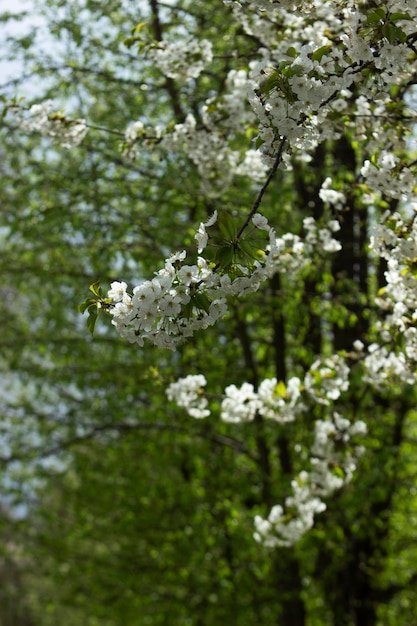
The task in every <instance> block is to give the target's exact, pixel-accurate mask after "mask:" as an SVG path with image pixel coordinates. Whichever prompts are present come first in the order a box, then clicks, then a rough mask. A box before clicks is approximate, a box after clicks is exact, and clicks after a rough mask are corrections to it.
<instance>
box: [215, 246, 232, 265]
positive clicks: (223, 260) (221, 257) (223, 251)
mask: <svg viewBox="0 0 417 626" xmlns="http://www.w3.org/2000/svg"><path fill="white" fill-rule="evenodd" d="M234 257H235V249H234V247H233V246H222V247H221V248H219V250H217V254H216V262H217V264H218V265H220V267H221V268H223V269H226V268H228V267H229V265H230V264H231V263H232V262H233V259H234Z"/></svg>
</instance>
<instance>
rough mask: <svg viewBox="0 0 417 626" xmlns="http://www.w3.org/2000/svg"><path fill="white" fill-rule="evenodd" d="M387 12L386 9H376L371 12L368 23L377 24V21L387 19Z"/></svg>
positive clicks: (367, 19)
mask: <svg viewBox="0 0 417 626" xmlns="http://www.w3.org/2000/svg"><path fill="white" fill-rule="evenodd" d="M385 18H386V13H385V11H384V9H375V11H373V12H372V13H369V15H368V17H367V18H366V23H367V24H375V23H376V22H380V21H381V20H385Z"/></svg>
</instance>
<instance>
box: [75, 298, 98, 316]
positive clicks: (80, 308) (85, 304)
mask: <svg viewBox="0 0 417 626" xmlns="http://www.w3.org/2000/svg"><path fill="white" fill-rule="evenodd" d="M93 304H97V300H95V299H94V298H87V300H84V302H81V304H79V305H78V311H79V312H80V313H84V312H85V311H86V310H87V309H88V308H89V307H90V306H92V305H93Z"/></svg>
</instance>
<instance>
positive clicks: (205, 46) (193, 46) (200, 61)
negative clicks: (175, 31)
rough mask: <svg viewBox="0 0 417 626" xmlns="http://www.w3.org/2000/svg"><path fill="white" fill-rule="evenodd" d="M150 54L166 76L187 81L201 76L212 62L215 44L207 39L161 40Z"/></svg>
mask: <svg viewBox="0 0 417 626" xmlns="http://www.w3.org/2000/svg"><path fill="white" fill-rule="evenodd" d="M149 56H150V58H151V59H152V60H153V61H154V62H155V64H156V66H157V67H158V69H159V70H160V71H161V72H162V73H163V74H165V76H168V77H169V78H174V79H176V80H179V81H183V82H186V81H188V80H191V79H193V78H197V77H198V76H200V74H201V72H202V71H203V70H204V68H205V67H206V66H207V65H209V64H210V63H211V61H212V59H213V46H212V43H211V42H210V41H208V40H207V39H202V40H201V41H196V40H195V39H184V40H182V41H161V42H158V45H157V46H156V47H155V48H153V49H151V51H150V53H149Z"/></svg>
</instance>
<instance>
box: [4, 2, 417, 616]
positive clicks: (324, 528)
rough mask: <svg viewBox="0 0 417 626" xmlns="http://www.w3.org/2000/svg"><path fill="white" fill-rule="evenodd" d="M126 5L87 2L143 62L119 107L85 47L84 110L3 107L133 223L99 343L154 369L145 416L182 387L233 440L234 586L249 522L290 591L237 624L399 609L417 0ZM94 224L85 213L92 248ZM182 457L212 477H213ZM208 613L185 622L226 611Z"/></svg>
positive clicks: (227, 491)
mask: <svg viewBox="0 0 417 626" xmlns="http://www.w3.org/2000/svg"><path fill="white" fill-rule="evenodd" d="M58 4H59V3H58ZM124 4H126V3H123V2H121V3H120V6H119V3H115V7H114V9H113V13H112V12H110V10H109V12H104V11H103V12H101V10H99V8H98V7H97V6H96V3H94V2H81V3H80V7H82V8H83V9H84V10H85V11H90V12H93V13H94V12H97V14H99V15H100V18H101V19H102V20H103V22H102V23H101V25H100V26H99V27H97V29H98V33H99V34H97V33H96V32H95V29H94V27H93V26H91V23H90V22H89V24H90V25H89V26H88V28H89V29H91V32H90V31H89V30H88V29H87V25H86V24H81V26H80V28H81V30H80V33H79V34H78V37H79V43H78V44H77V46H76V50H77V54H79V55H80V54H81V50H82V45H84V44H82V42H83V41H84V43H85V42H86V41H87V40H88V41H90V42H94V41H96V45H97V46H98V47H100V46H101V47H103V48H105V46H104V42H105V41H107V40H108V41H112V42H113V44H112V46H110V50H113V52H114V54H116V53H120V46H123V48H122V53H121V54H123V55H124V58H125V60H126V62H125V64H124V66H123V68H120V66H117V64H114V61H112V60H111V59H109V58H107V52H106V51H104V52H103V53H102V54H101V55H100V56H99V60H100V62H102V63H103V70H102V75H100V73H99V74H98V84H100V78H101V79H102V83H103V84H105V83H106V80H107V78H108V76H109V75H111V76H112V78H113V79H114V80H115V81H120V85H123V89H121V93H120V100H121V105H120V109H121V110H120V111H117V113H116V112H113V109H115V108H116V109H117V107H118V95H119V94H118V93H115V94H114V96H113V99H112V98H111V97H109V95H108V94H104V90H103V101H101V100H100V99H99V97H98V95H97V93H98V92H97V90H96V91H95V92H92V90H91V85H90V84H89V83H88V81H87V80H86V81H85V82H82V81H81V82H80V86H79V89H78V90H75V91H73V89H74V85H73V82H72V81H73V79H74V77H76V78H79V77H80V76H82V75H83V74H85V75H87V76H88V75H89V73H93V72H94V71H95V70H94V71H93V70H92V69H91V66H89V65H88V60H89V59H88V56H87V55H85V57H84V59H86V60H87V65H86V66H84V67H81V65H80V64H79V62H78V61H77V57H76V56H74V59H72V60H71V61H70V62H69V61H65V63H63V65H62V67H61V71H63V72H64V71H65V72H67V73H68V76H67V75H66V74H65V76H66V78H65V81H64V88H63V90H62V93H63V95H64V96H66V98H67V99H68V100H69V101H70V104H69V105H68V106H69V107H72V108H73V109H74V114H73V113H72V112H71V111H66V112H65V113H63V112H62V111H60V110H59V106H58V107H56V106H55V105H54V103H53V102H52V100H51V99H50V98H46V99H44V100H42V101H41V100H39V101H36V102H34V103H33V104H32V103H30V104H26V103H25V101H23V102H22V101H21V100H19V99H17V98H15V99H11V98H7V99H6V100H5V120H6V121H5V125H6V127H7V125H10V126H12V127H13V128H14V129H15V132H17V131H16V129H18V132H19V133H28V135H29V136H30V134H31V133H35V134H37V135H42V136H43V137H45V138H47V139H46V140H47V141H48V143H47V144H44V145H47V146H48V147H46V148H45V150H46V157H45V160H46V162H47V161H48V159H52V156H48V155H49V154H50V153H49V152H48V151H51V150H52V147H53V146H57V145H58V146H63V147H64V148H65V149H67V150H69V151H70V152H69V153H65V152H62V151H61V153H60V154H61V157H60V159H61V160H60V162H65V159H71V158H75V157H73V156H72V154H73V152H72V151H74V152H75V153H76V154H83V150H85V151H86V153H87V154H92V155H93V156H92V157H91V158H92V161H93V162H94V168H92V169H91V170H90V175H91V172H92V171H93V169H94V170H95V171H96V172H97V180H91V181H90V182H91V184H93V185H96V193H97V195H96V196H95V197H96V198H100V199H102V202H103V203H104V204H106V203H109V202H110V205H111V208H110V210H109V211H107V210H106V211H105V213H104V215H105V217H106V220H109V221H111V220H112V219H113V216H114V214H117V215H118V220H119V221H118V224H119V227H118V228H119V230H117V231H116V232H115V233H114V231H113V230H112V226H111V225H110V227H109V228H110V231H109V232H110V233H111V235H112V236H114V239H111V240H110V241H109V244H108V250H110V251H111V254H110V255H109V256H111V258H109V260H108V261H106V260H102V257H101V258H97V259H95V264H94V267H96V268H100V263H102V267H104V268H105V272H103V273H105V274H106V276H109V277H110V278H109V279H108V280H103V279H101V280H100V281H98V280H94V281H93V282H92V284H91V286H90V291H91V294H90V297H88V298H87V299H86V300H85V301H84V302H83V303H82V304H81V305H80V311H81V312H82V313H85V312H86V313H87V316H88V321H87V324H88V327H89V329H90V331H92V332H93V331H96V333H98V341H100V340H104V339H105V340H107V339H108V338H109V337H113V335H112V334H111V333H114V332H118V333H119V334H120V335H121V337H122V340H121V341H125V342H127V343H129V344H133V345H131V346H130V348H129V350H130V352H129V354H130V357H129V358H130V359H132V358H133V357H132V355H133V354H135V355H137V356H135V358H137V359H138V362H139V363H140V362H141V359H143V361H144V363H146V364H147V366H148V365H149V363H152V365H151V366H150V367H149V369H148V370H147V376H146V379H145V378H144V380H143V381H142V382H141V384H140V388H141V394H142V395H141V398H142V401H143V407H144V411H147V412H148V413H149V414H150V415H152V414H153V415H154V416H159V415H160V412H161V411H165V408H163V407H164V403H165V402H168V403H169V405H168V406H169V409H167V410H169V412H170V416H171V417H170V420H171V421H170V424H169V425H166V424H165V423H164V424H165V426H164V427H166V428H168V429H170V428H173V429H174V430H175V427H176V426H177V427H178V428H179V429H180V430H181V429H186V428H189V429H190V433H193V436H194V434H195V433H200V435H203V436H204V437H206V438H207V441H209V440H210V439H211V441H216V442H217V444H218V445H221V446H223V447H224V448H229V449H230V450H233V451H234V453H235V454H234V455H233V461H231V460H230V459H229V457H227V460H226V458H225V459H224V462H225V463H227V466H228V467H230V468H232V467H233V468H235V466H236V472H237V473H238V475H239V478H240V482H239V484H238V485H236V483H235V482H234V480H233V479H230V482H228V478H226V477H224V478H223V481H224V482H223V483H222V484H221V486H220V489H223V490H224V493H223V497H224V503H223V505H222V506H221V516H222V522H224V528H225V529H226V530H225V533H226V537H227V541H226V544H227V545H225V546H224V549H225V554H226V553H227V554H228V555H229V556H227V554H226V556H225V557H224V559H225V561H226V562H227V574H225V576H224V579H225V580H226V581H227V584H226V587H227V589H228V590H229V594H230V593H231V591H230V590H231V589H235V591H236V585H238V584H239V580H243V579H242V576H243V575H242V565H241V563H242V561H241V560H240V559H241V558H242V555H244V554H246V553H245V552H242V555H239V553H238V550H237V547H236V546H237V545H239V541H238V540H237V539H236V538H237V537H240V532H241V529H242V528H243V527H244V528H245V531H246V532H247V533H248V536H249V535H250V536H251V541H252V536H253V546H252V547H251V548H246V550H250V554H251V555H252V550H256V551H259V554H262V558H263V559H265V560H267V561H268V562H269V563H270V565H269V569H268V572H267V573H266V572H265V571H264V570H263V571H257V572H256V573H254V574H253V580H257V581H258V582H264V583H266V584H267V586H269V587H268V588H270V589H275V590H276V593H277V598H276V600H274V602H273V604H272V605H271V607H269V609H270V611H269V612H268V609H267V608H266V607H265V606H264V605H265V604H267V602H268V601H267V599H266V597H263V596H262V597H261V596H259V597H256V594H255V595H254V596H253V597H252V596H251V600H249V601H248V605H250V608H248V607H246V608H245V603H244V602H240V601H237V600H236V604H235V609H233V610H236V611H237V613H236V614H235V615H237V616H235V619H236V624H247V623H255V622H254V620H255V619H258V620H260V621H259V623H265V624H269V623H271V624H272V623H274V624H276V623H282V624H291V625H294V626H301V625H304V624H307V623H311V624H313V623H314V624H335V625H336V624H337V625H339V624H347V625H350V624H352V625H355V626H356V625H357V626H359V625H370V626H371V625H373V624H378V623H381V624H382V623H396V624H398V623H400V622H399V621H398V619H399V618H398V615H399V613H398V611H399V607H400V606H401V602H403V603H404V606H407V603H410V602H411V603H412V598H413V597H414V599H415V595H414V596H413V593H412V591H411V590H412V581H414V580H415V577H416V573H415V568H414V570H412V569H411V570H410V567H409V565H408V561H407V559H408V558H409V553H407V555H408V556H407V557H404V559H405V560H404V563H405V565H404V570H403V571H402V573H401V575H400V577H399V578H400V580H398V579H397V578H395V577H393V572H392V567H393V565H392V558H393V554H394V553H395V550H396V549H397V547H398V546H399V545H400V544H401V532H402V531H403V525H401V522H399V520H400V519H401V520H403V519H404V516H405V509H404V508H402V505H401V506H400V504H399V502H398V499H399V498H402V497H403V496H404V493H405V492H407V490H408V489H409V487H410V483H409V480H410V476H411V475H412V466H411V465H410V462H409V458H408V454H409V449H408V448H407V445H408V444H409V443H410V441H411V440H412V438H413V436H415V427H416V426H415V419H416V418H415V413H414V412H413V408H414V403H415V394H414V391H413V387H414V384H415V382H416V365H417V329H416V320H417V312H416V311H417V295H416V294H417V277H416V271H415V264H416V258H417V230H416V229H417V227H416V220H415V212H416V207H417V199H416V184H415V172H416V160H415V145H414V141H415V138H414V125H415V121H416V111H415V98H416V96H415V91H414V85H415V82H416V76H417V48H416V46H417V10H416V7H415V6H414V3H413V2H411V1H409V0H388V1H387V2H383V3H373V2H369V3H358V2H352V1H350V0H328V1H324V0H310V1H305V2H298V1H296V0H294V1H293V0H289V1H284V0H283V1H279V0H276V1H273V0H257V1H256V0H253V1H252V0H247V1H246V0H245V1H244V0H242V1H241V2H238V1H233V0H224V2H223V4H222V3H220V2H219V3H217V4H216V7H215V9H214V12H213V14H212V15H211V17H208V16H209V13H208V12H207V7H205V6H204V3H188V2H177V3H175V4H172V5H171V4H164V3H159V2H156V1H155V0H150V2H149V6H147V5H146V6H145V5H144V6H143V7H141V13H142V15H141V16H140V19H139V16H137V15H135V14H134V11H133V9H132V7H131V6H130V4H129V3H127V5H128V7H127V8H128V9H129V11H130V12H133V15H130V17H128V16H127V15H126V14H125V15H124V17H123V20H122V19H121V15H122V14H123V13H122V11H123V9H126V7H124ZM116 5H117V7H116ZM116 8H117V12H116ZM116 16H118V17H117V18H116ZM70 17H71V19H73V20H74V24H75V23H77V22H76V16H75V14H74V15H72V16H70ZM134 18H135V19H134ZM64 28H67V29H68V28H69V27H68V21H67V22H65V21H63V22H61V26H60V29H64ZM60 29H58V33H61V32H62V30H60ZM69 30H71V29H69ZM101 30H102V31H103V32H102V33H100V31H101ZM123 30H125V31H127V32H125V34H124V35H123V37H122V38H121V37H120V33H123ZM72 33H73V39H74V41H75V42H77V39H76V36H75V34H74V33H75V29H74V28H73V30H72ZM94 38H96V39H94ZM112 38H113V39H112ZM121 39H123V44H122V43H121ZM52 69H53V68H52ZM58 69H59V68H58ZM49 71H51V68H50V69H49ZM100 71H101V70H99V72H100ZM106 76H107V78H106ZM73 93H76V94H77V97H78V98H79V100H80V102H81V103H82V106H81V107H80V108H81V113H80V112H79V111H75V109H76V108H77V107H76V106H73V104H72V103H71V96H73ZM93 95H94V97H92V96H93ZM100 97H101V96H100ZM31 141H32V139H31ZM67 154H69V155H70V156H66V155H67ZM62 155H63V156H62ZM112 176H115V180H116V181H117V182H115V184H114V187H113V186H112V185H111V178H112ZM100 180H102V181H105V183H101V182H100ZM97 181H98V182H97ZM77 193H78V192H77ZM79 193H80V198H79V200H78V202H79V211H80V215H81V216H82V215H83V212H84V213H87V214H91V207H88V206H87V205H88V202H90V196H89V195H88V196H87V198H88V201H87V200H83V198H82V189H81V191H80V192H79ZM123 193H124V194H125V199H123V196H122V194H123ZM109 194H113V196H114V198H113V199H112V200H111V201H109V200H108V198H109ZM120 196H122V197H120ZM115 198H117V200H115ZM83 203H84V204H83ZM111 203H114V204H111ZM130 205H132V208H130ZM133 205H136V206H133ZM96 209H97V211H98V218H97V225H96V226H95V227H94V226H93V228H94V230H93V232H94V235H95V236H103V235H102V233H105V232H106V226H105V225H104V226H103V225H102V224H100V217H99V216H100V211H101V207H100V206H95V208H94V210H96ZM92 224H94V219H93V220H92ZM120 226H121V228H120ZM83 237H86V234H85V232H84V233H83V232H82V229H81V228H80V227H79V226H77V227H76V228H74V234H73V237H72V242H71V243H72V245H73V246H77V244H78V242H83ZM118 239H119V241H120V247H121V249H122V250H121V251H119V250H118V249H117V243H118ZM106 249H107V245H103V252H104V254H105V253H106ZM137 250H139V253H137ZM164 258H165V260H163V259H164ZM96 271H100V269H98V270H96ZM123 271H125V272H126V273H125V274H124V273H123ZM106 315H107V316H108V319H110V320H111V325H107V326H106V325H105V316H106ZM98 316H100V322H99V325H98V327H96V321H97V317H98ZM102 319H103V321H102ZM109 326H110V327H109ZM111 326H113V327H114V328H111ZM80 332H81V331H80ZM95 341H97V340H95ZM112 341H113V339H112ZM92 345H93V346H94V342H93V344H92ZM91 349H92V350H94V348H91ZM87 358H88V357H87ZM119 367H121V365H119ZM153 383H154V388H152V387H153ZM80 388H81V391H80ZM77 393H80V395H81V397H84V396H83V394H85V390H84V389H83V388H82V384H81V382H80V383H79V384H78V390H77ZM100 393H101V392H100ZM132 398H134V395H133V396H132ZM153 424H154V428H159V427H160V426H161V423H160V422H159V421H156V422H155V421H154V422H153ZM158 424H159V426H158ZM180 425H181V426H180ZM140 427H143V424H140V423H137V422H136V421H135V420H134V419H133V421H126V420H125V421H123V422H122V423H119V424H118V427H117V428H115V427H114V424H113V428H114V429H115V430H116V432H118V433H119V435H120V434H121V433H122V431H123V429H129V430H130V429H137V428H140ZM83 428H87V429H88V428H90V430H88V436H89V437H90V436H91V437H92V436H94V434H97V433H98V432H99V430H100V426H99V425H97V424H95V423H93V424H92V425H91V424H88V423H87V426H86V425H85V424H84V425H83ZM81 431H82V432H81V434H80V433H79V432H77V433H76V435H75V437H73V439H72V440H71V441H72V442H73V443H77V442H79V441H81V440H84V439H83V437H84V436H85V431H84V430H82V429H81ZM181 432H182V430H181ZM68 441H69V438H68V435H67V434H66V436H65V437H64V438H63V439H62V442H61V443H65V442H68ZM54 450H56V448H55V449H54ZM206 453H207V452H206ZM75 454H77V453H75ZM190 454H192V450H191V452H190ZM222 454H223V453H222ZM241 457H242V458H241ZM152 458H153V457H152ZM222 458H223V457H222ZM210 459H211V461H210V462H212V457H211V456H210V455H209V454H208V455H207V462H209V460H210ZM68 462H70V461H68ZM194 463H197V461H194ZM229 463H230V465H229ZM187 468H188V466H187ZM182 470H183V477H184V479H185V480H186V482H187V481H191V482H192V481H193V480H195V481H196V484H197V483H198V484H200V483H201V482H202V483H204V480H205V478H203V477H204V470H203V469H196V467H194V468H193V470H192V472H191V474H192V478H190V476H189V473H190V471H189V469H185V468H184V466H182ZM233 471H235V470H234V469H233ZM207 473H208V474H210V473H211V472H210V470H209V469H208V470H207ZM207 480H208V479H207ZM246 483H247V484H246ZM194 486H195V485H194ZM217 488H218V486H217ZM235 488H237V493H236V492H235V493H233V495H231V494H232V492H233V489H235ZM404 490H405V491H404ZM239 491H240V492H239ZM210 497H212V496H210ZM220 497H222V496H220ZM413 514H414V515H415V512H414V513H413ZM251 525H253V527H252V529H251V530H250V526H251ZM400 527H401V532H400ZM229 539H230V542H229ZM245 541H246V540H245ZM410 541H411V539H410ZM413 541H415V537H414V538H413ZM245 545H247V544H246V543H245ZM228 550H230V553H229V552H228ZM223 556H224V555H223ZM222 558H223V557H222ZM243 558H244V557H243ZM251 558H254V557H251ZM324 560H325V562H326V563H327V567H326V568H324V571H321V567H322V563H323V561H324ZM237 562H238V563H239V565H237ZM244 580H245V581H247V580H248V579H246V578H244ZM266 581H267V582H266ZM244 584H247V582H245V583H244ZM228 585H229V586H228ZM315 594H318V596H319V597H320V600H319V601H318V602H315V600H314V597H315ZM401 594H405V595H401ZM407 594H408V595H407ZM266 595H268V594H266ZM212 596H213V599H212V600H210V601H209V603H210V602H211V603H212V604H213V605H217V606H219V607H222V606H223V607H224V604H225V603H226V604H227V601H226V600H225V599H224V596H222V594H221V593H219V592H218V591H216V593H214V592H213V594H212ZM226 597H227V594H226ZM219 598H220V600H219ZM398 598H400V600H398ZM393 599H395V600H393ZM259 602H261V604H262V605H263V606H264V608H263V609H259V608H258V609H257V608H256V607H257V605H258V603H259ZM236 607H239V608H238V609H236ZM199 610H200V611H203V609H202V608H201V606H200V609H199ZM245 611H246V613H245ZM203 614H204V611H203V612H202V613H201V615H203ZM208 614H209V615H210V616H211V617H210V618H207V619H211V620H213V623H215V620H216V619H217V620H219V619H227V620H229V622H230V615H229V614H227V612H226V613H224V614H223V617H222V618H221V617H220V616H221V615H222V613H221V609H219V612H217V613H216V610H214V609H210V611H209V612H208ZM201 615H200V616H198V611H197V612H196V613H195V615H194V617H193V616H190V620H191V621H189V622H187V623H192V624H200V623H212V622H211V621H207V622H206V621H204V618H203V617H201ZM225 615H229V616H228V617H227V618H226V617H225ZM248 615H250V617H248ZM178 619H185V618H184V615H182V616H180V617H178ZM248 619H249V622H248V621H247V620H248ZM198 620H200V621H198ZM202 620H203V621H202ZM245 620H246V621H245ZM262 620H263V621H262ZM378 620H380V621H378ZM389 620H392V621H391V622H390V621H389ZM395 620H397V621H395ZM103 623H104V622H103ZM146 623H148V622H146ZM149 623H155V624H156V623H159V622H157V621H154V622H153V621H149ZM257 623H258V622H257ZM404 623H406V622H404Z"/></svg>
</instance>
